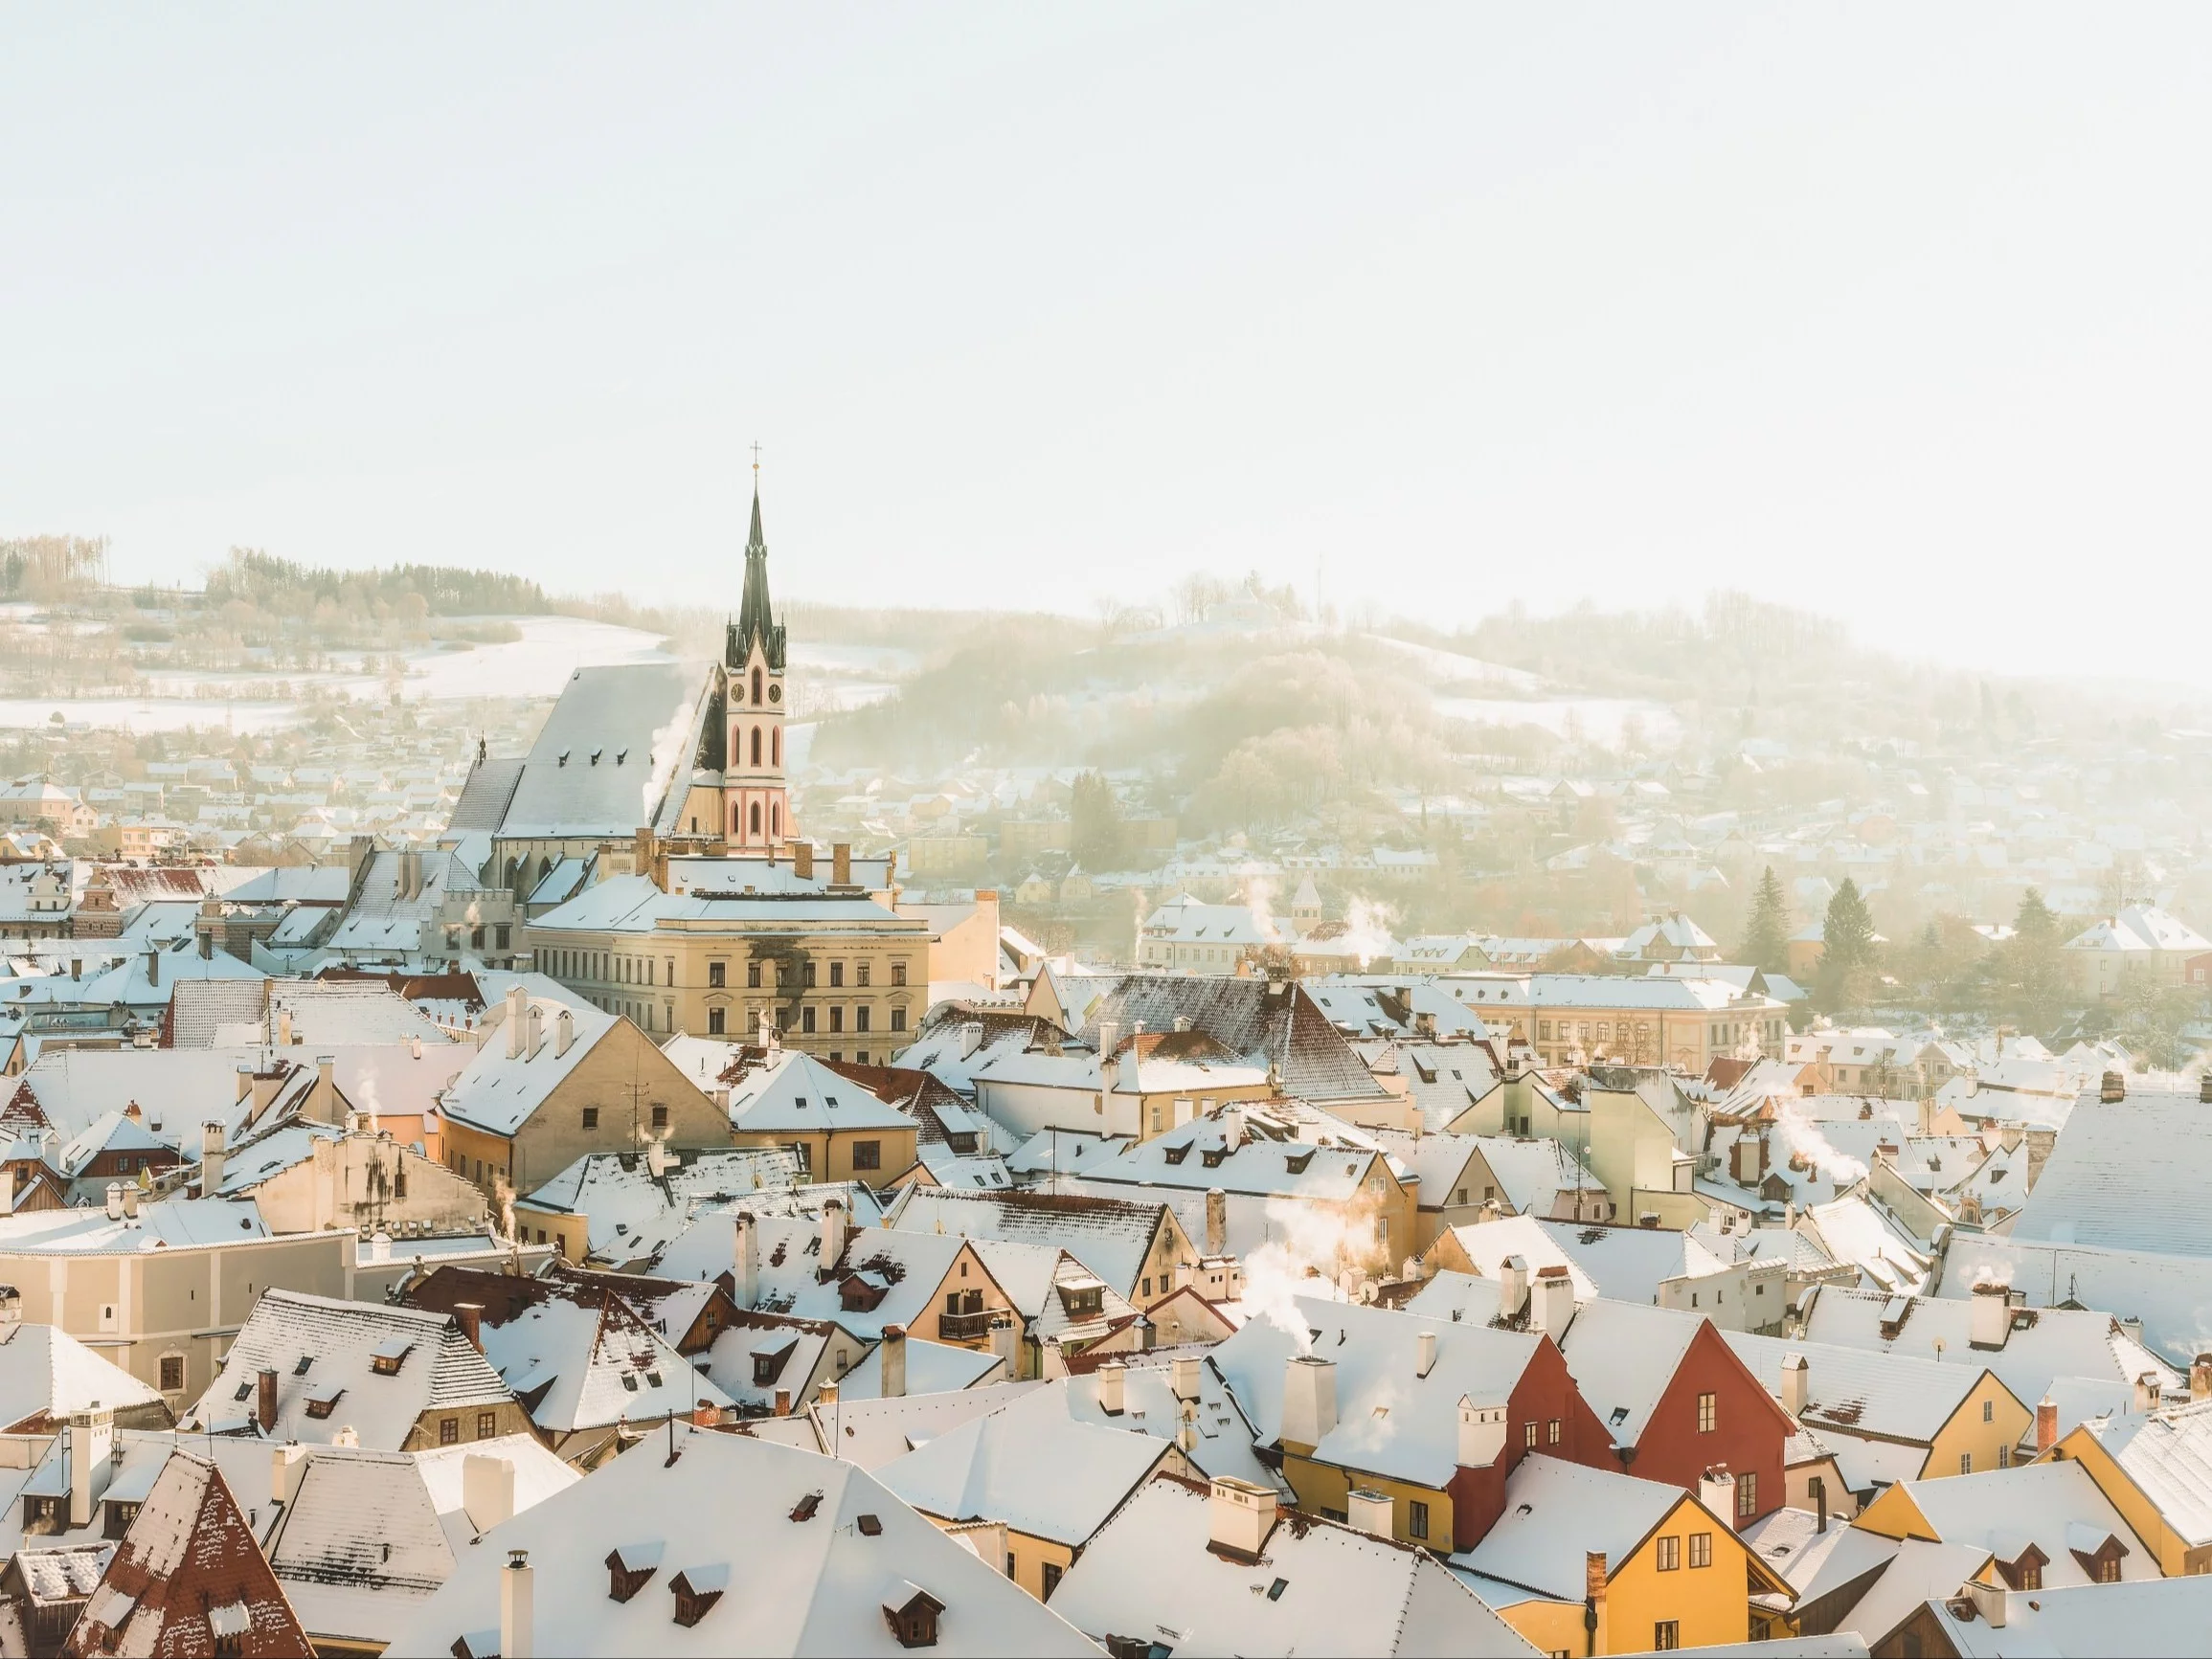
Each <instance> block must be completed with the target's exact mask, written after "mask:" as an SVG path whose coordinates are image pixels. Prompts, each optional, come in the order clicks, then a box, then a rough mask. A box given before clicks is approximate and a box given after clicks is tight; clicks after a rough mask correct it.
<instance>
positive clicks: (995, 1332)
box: [990, 1318, 1021, 1382]
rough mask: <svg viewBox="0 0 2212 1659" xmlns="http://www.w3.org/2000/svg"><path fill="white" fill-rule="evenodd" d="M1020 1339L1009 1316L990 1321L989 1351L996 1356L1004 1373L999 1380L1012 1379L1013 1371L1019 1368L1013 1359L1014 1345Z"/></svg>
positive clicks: (1006, 1380) (1009, 1380)
mask: <svg viewBox="0 0 2212 1659" xmlns="http://www.w3.org/2000/svg"><path fill="white" fill-rule="evenodd" d="M1020 1340H1021V1337H1020V1334H1018V1333H1017V1332H1016V1331H1015V1329H1014V1322H1013V1320H1012V1319H1011V1318H997V1319H993V1320H992V1321H991V1337H990V1341H991V1352H992V1354H994V1355H995V1356H997V1357H998V1361H999V1363H1000V1364H1001V1365H1002V1366H1004V1368H1005V1375H1004V1376H1003V1377H1001V1378H1000V1379H999V1380H1000V1381H1001V1382H1011V1381H1013V1380H1014V1376H1015V1373H1016V1371H1017V1370H1018V1369H1019V1367H1018V1365H1017V1364H1016V1361H1015V1347H1016V1344H1017V1343H1019V1342H1020Z"/></svg>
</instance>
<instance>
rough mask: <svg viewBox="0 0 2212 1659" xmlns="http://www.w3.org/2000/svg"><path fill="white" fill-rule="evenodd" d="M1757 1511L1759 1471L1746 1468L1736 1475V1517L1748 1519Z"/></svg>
mask: <svg viewBox="0 0 2212 1659" xmlns="http://www.w3.org/2000/svg"><path fill="white" fill-rule="evenodd" d="M1757 1513H1759V1471H1758V1470H1757V1469H1746V1470H1745V1471H1744V1472H1743V1473H1742V1474H1739V1475H1738V1476H1736V1519H1738V1520H1740V1521H1748V1520H1749V1519H1750V1518H1751V1517H1752V1516H1753V1515H1755V1514H1757Z"/></svg>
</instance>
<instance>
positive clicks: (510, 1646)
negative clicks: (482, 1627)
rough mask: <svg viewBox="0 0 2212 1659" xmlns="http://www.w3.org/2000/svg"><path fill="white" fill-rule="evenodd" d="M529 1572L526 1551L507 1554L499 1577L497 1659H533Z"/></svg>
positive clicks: (534, 1649) (514, 1551)
mask: <svg viewBox="0 0 2212 1659" xmlns="http://www.w3.org/2000/svg"><path fill="white" fill-rule="evenodd" d="M533 1576H534V1575H533V1574H532V1573H531V1571H530V1552H529V1551H528V1550H509V1551H508V1553H507V1565H506V1566H505V1567H503V1568H501V1569H500V1574H499V1659H537V1654H536V1646H535V1644H534V1643H533V1641H532V1640H531V1638H532V1636H533V1635H534V1634H535V1632H534V1631H532V1630H531V1628H530V1624H531V1618H530V1580H531V1578H532V1577H533Z"/></svg>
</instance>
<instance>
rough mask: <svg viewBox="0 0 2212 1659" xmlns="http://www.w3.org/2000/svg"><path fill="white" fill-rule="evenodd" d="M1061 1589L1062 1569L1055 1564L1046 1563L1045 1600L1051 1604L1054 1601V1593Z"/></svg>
mask: <svg viewBox="0 0 2212 1659" xmlns="http://www.w3.org/2000/svg"><path fill="white" fill-rule="evenodd" d="M1059 1587H1060V1569H1059V1567H1058V1566H1057V1565H1056V1564H1055V1563H1053V1562H1051V1561H1047V1562H1046V1563H1045V1600H1046V1601H1048V1602H1050V1600H1051V1599H1052V1592H1053V1591H1054V1590H1057V1589H1058V1588H1059Z"/></svg>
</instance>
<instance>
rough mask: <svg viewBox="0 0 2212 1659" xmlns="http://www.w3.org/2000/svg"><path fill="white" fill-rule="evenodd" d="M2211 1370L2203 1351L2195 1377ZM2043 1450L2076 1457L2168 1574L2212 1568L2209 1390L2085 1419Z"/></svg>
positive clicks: (2071, 1458)
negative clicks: (2142, 1409) (2146, 1408)
mask: <svg viewBox="0 0 2212 1659" xmlns="http://www.w3.org/2000/svg"><path fill="white" fill-rule="evenodd" d="M2207 1374H2212V1365H2207V1363H2206V1362H2205V1361H2204V1360H2203V1359H2199V1360H2198V1361H2197V1364H2196V1366H2195V1367H2194V1368H2193V1375H2194V1377H2195V1378H2196V1379H2203V1380H2208V1381H2212V1377H2208V1375H2207ZM2050 1426H2051V1427H2052V1428H2053V1429H2054V1430H2055V1429H2056V1427H2057V1424H2056V1423H2055V1422H2054V1423H2053V1424H2051V1425H2050ZM2043 1455H2044V1456H2045V1457H2047V1458H2049V1459H2051V1460H2052V1461H2054V1462H2062V1461H2063V1462H2068V1463H2077V1464H2079V1465H2080V1466H2081V1467H2082V1469H2083V1471H2084V1472H2085V1473H2087V1474H2088V1477H2089V1479H2091V1480H2092V1481H2094V1482H2096V1484H2097V1490H2098V1491H2101V1492H2103V1493H2104V1494H2105V1499H2106V1501H2107V1502H2108V1503H2110V1505H2111V1506H2112V1508H2114V1509H2115V1510H2117V1511H2119V1512H2120V1514H2121V1515H2122V1516H2123V1517H2124V1518H2125V1519H2126V1520H2127V1523H2128V1525H2130V1526H2131V1527H2133V1528H2134V1529H2135V1533H2136V1535H2137V1536H2139V1537H2140V1538H2141V1539H2142V1540H2143V1543H2144V1545H2145V1547H2146V1548H2147V1549H2149V1550H2150V1551H2151V1552H2152V1553H2153V1554H2155V1555H2156V1557H2157V1558H2158V1569H2159V1571H2160V1572H2162V1573H2164V1574H2165V1575H2166V1577H2168V1578H2170V1579H2178V1578H2182V1577H2185V1576H2190V1575H2194V1574H2198V1573H2212V1516H2208V1515H2207V1513H2206V1511H2205V1507H2204V1493H2205V1492H2207V1491H2212V1398H2206V1396H2204V1395H2202V1394H2200V1395H2198V1396H2197V1397H2196V1398H2195V1399H2194V1400H2192V1401H2191V1402H2190V1403H2189V1404H2187V1405H2184V1406H2180V1407H2178V1408H2176V1409H2172V1410H2167V1411H2157V1412H2150V1413H2131V1414H2129V1415H2126V1416H2122V1415H2119V1414H2117V1413H2115V1414H2114V1415H2113V1416H2111V1417H2108V1418H2101V1419H2097V1420H2094V1421H2092V1422H2088V1423H2085V1424H2081V1425H2080V1426H2079V1427H2078V1428H2076V1429H2074V1431H2073V1432H2072V1433H2070V1434H2068V1435H2066V1436H2065V1438H2064V1439H2063V1440H2061V1441H2059V1442H2058V1444H2057V1445H2056V1446H2052V1447H2051V1449H2050V1450H2049V1451H2047V1452H2045V1453H2044V1454H2043Z"/></svg>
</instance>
